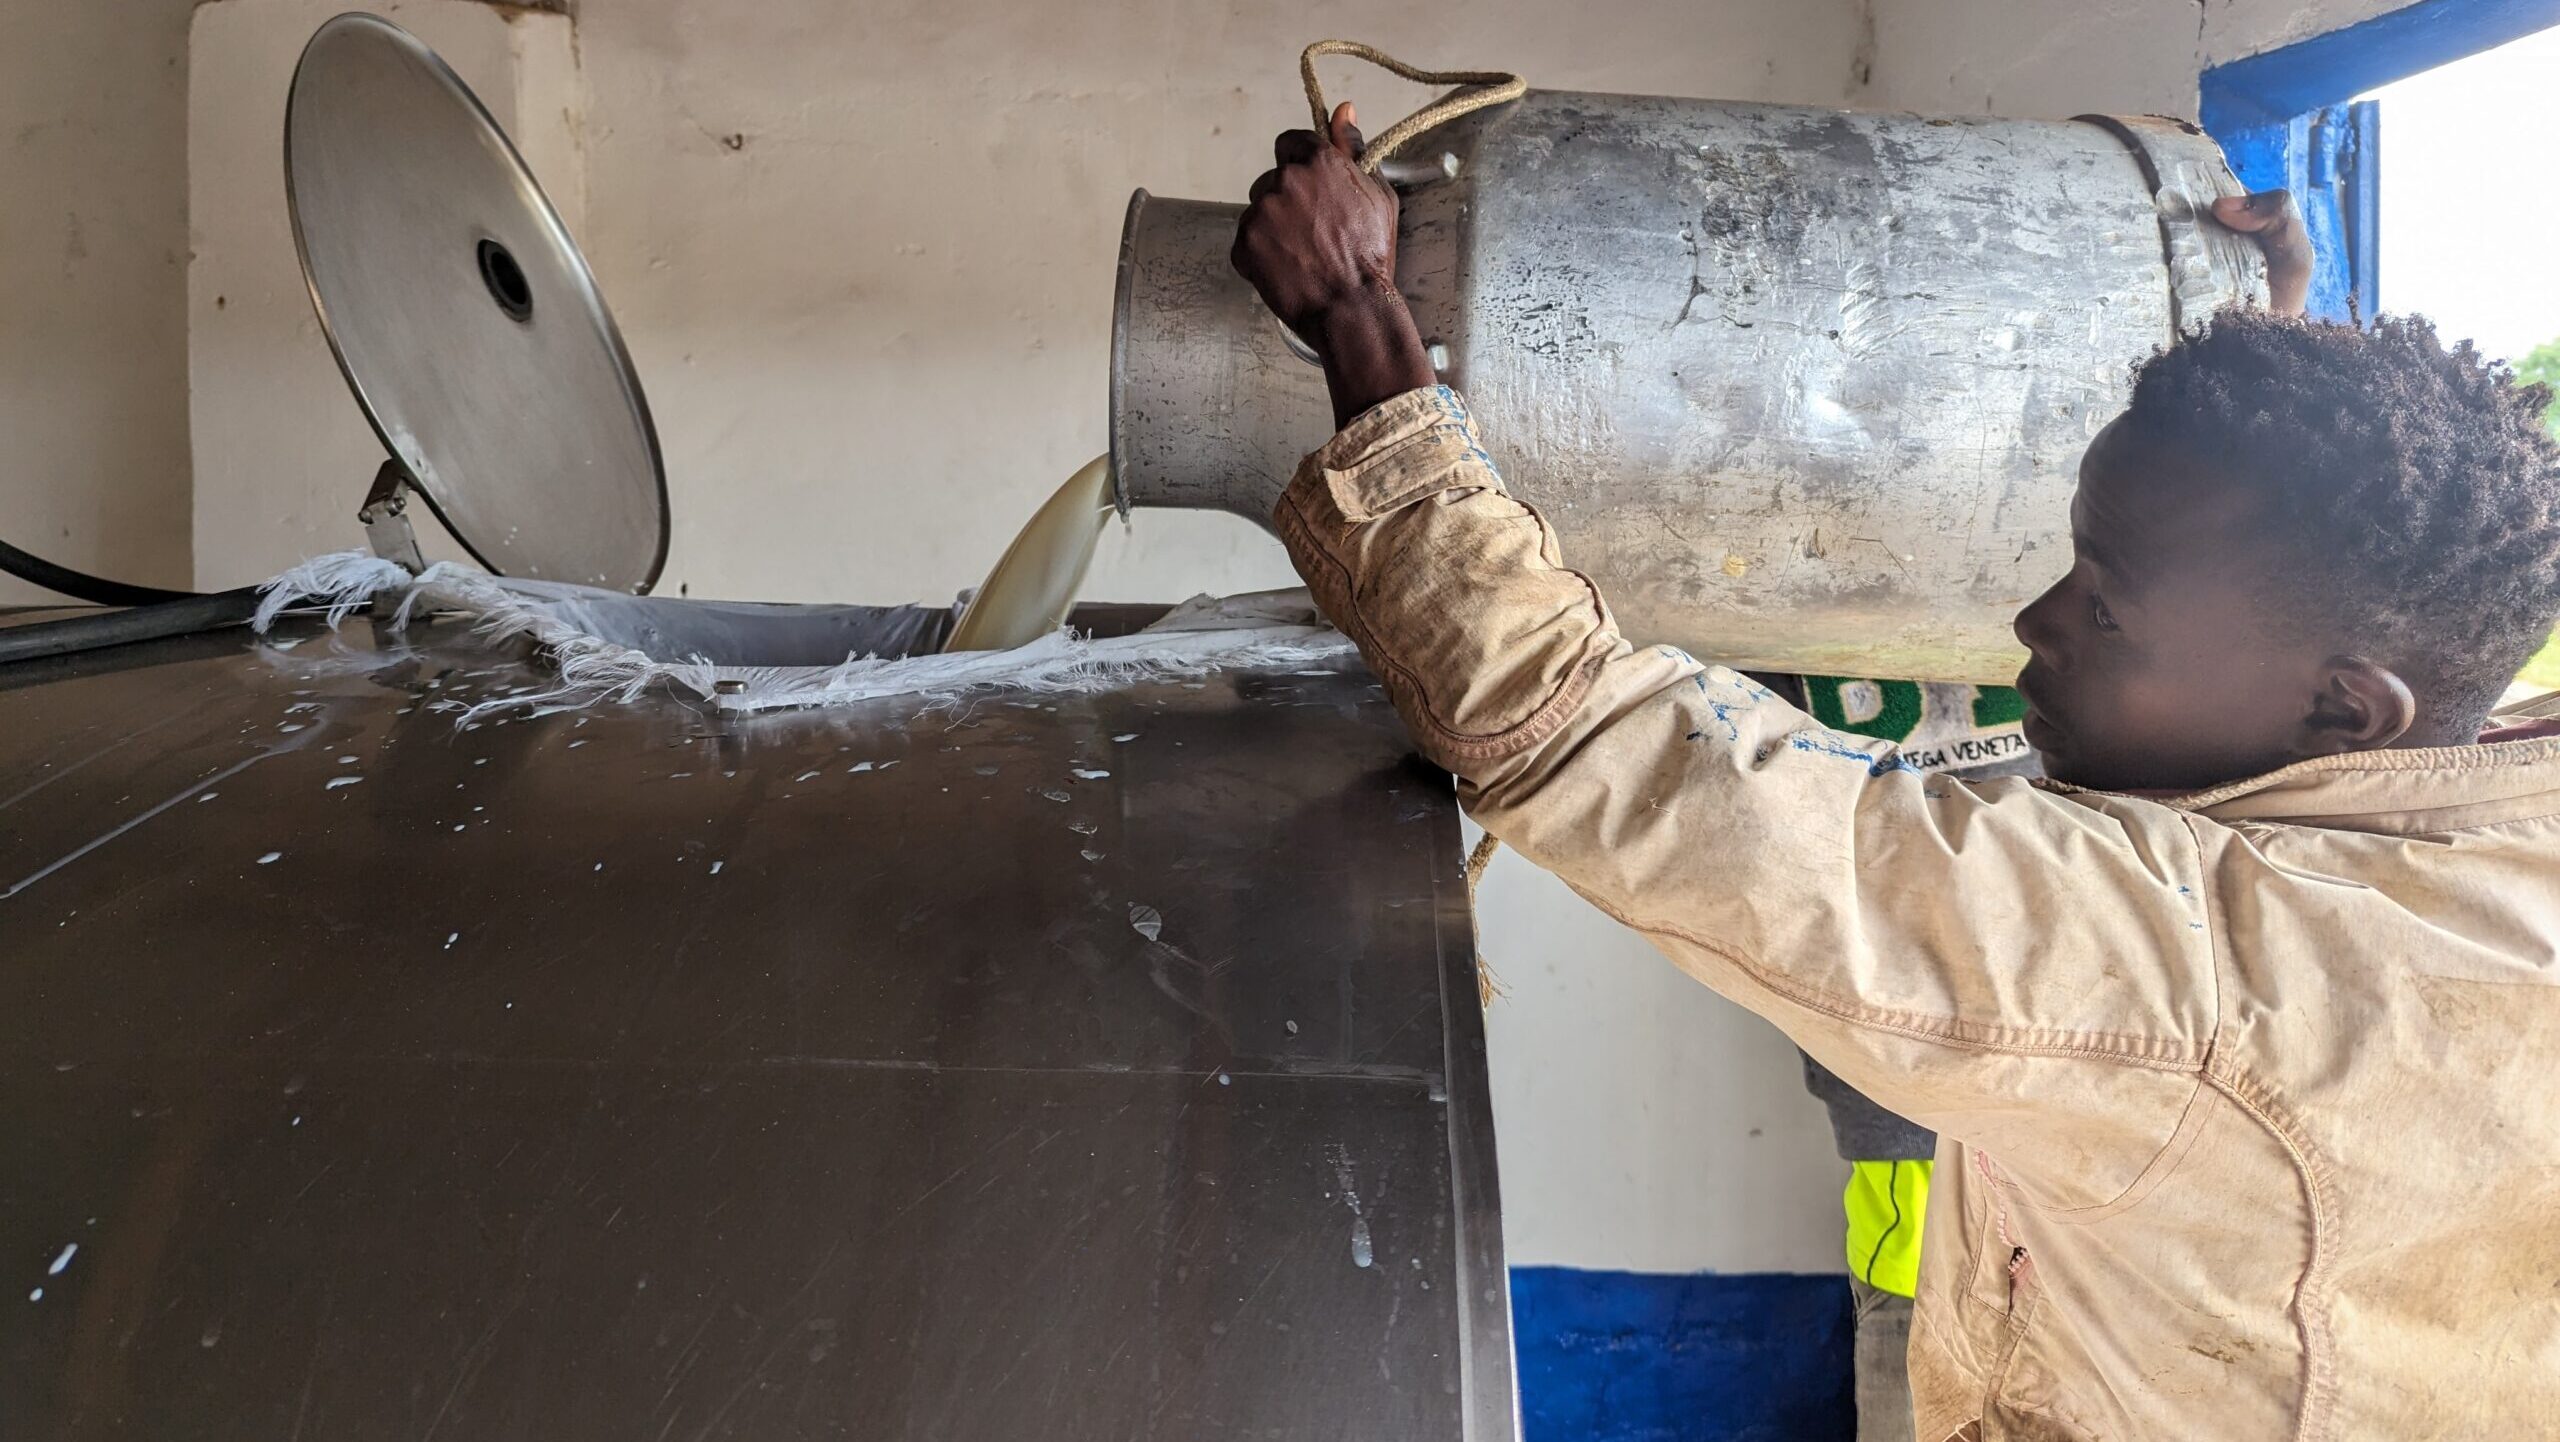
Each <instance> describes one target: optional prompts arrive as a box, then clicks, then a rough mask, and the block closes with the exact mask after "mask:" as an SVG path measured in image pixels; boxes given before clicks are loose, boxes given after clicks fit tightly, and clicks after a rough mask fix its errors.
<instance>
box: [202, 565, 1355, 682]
mask: <svg viewBox="0 0 2560 1442" xmlns="http://www.w3.org/2000/svg"><path fill="white" fill-rule="evenodd" d="M570 589H574V590H577V591H578V592H580V593H581V594H582V596H583V598H584V599H585V600H586V601H587V603H588V604H597V603H601V602H607V601H610V600H611V599H612V596H613V593H611V592H603V591H589V590H586V589H585V588H562V587H559V586H556V585H552V584H548V583H525V584H522V585H519V584H517V583H511V582H509V581H508V580H507V579H506V578H504V577H499V576H492V575H490V574H488V573H487V572H485V571H481V570H479V569H477V568H475V567H471V566H466V565H463V564H460V563H459V562H454V561H438V562H436V563H435V564H434V565H431V566H429V567H427V569H426V570H424V571H422V572H420V573H418V574H417V575H415V576H412V575H410V574H409V572H408V571H407V570H406V569H404V568H402V567H400V566H398V565H396V564H394V563H392V562H390V561H385V560H382V559H380V558H378V557H375V556H371V555H367V554H365V553H364V552H362V551H345V552H339V553H336V554H332V555H326V556H319V557H315V558H313V559H311V560H308V561H305V562H303V563H302V564H301V565H298V566H296V567H294V568H293V569H292V570H289V571H287V572H285V573H284V574H283V575H281V576H278V577H276V578H275V579H274V580H272V581H269V582H267V583H266V584H265V585H264V586H262V587H261V588H260V590H261V591H262V592H263V593H264V594H263V596H262V597H261V599H260V601H259V604H258V610H257V614H256V615H255V616H254V617H252V618H251V620H250V623H249V624H250V626H251V628H252V629H254V630H256V631H257V632H259V633H260V634H264V633H265V632H266V631H267V629H268V628H269V627H271V626H273V625H274V624H275V620H276V618H277V617H278V616H279V615H281V614H283V613H284V612H285V611H287V610H292V609H307V608H311V607H325V608H326V615H327V619H328V622H329V624H331V625H333V626H334V625H336V624H337V623H338V622H339V621H341V620H344V619H345V618H346V617H347V615H348V614H349V613H351V612H353V611H354V610H355V609H356V608H357V607H359V606H362V605H364V604H365V603H367V602H369V601H374V600H377V599H378V598H383V597H387V596H389V595H391V594H392V593H395V592H397V593H400V602H399V607H398V609H397V610H396V611H395V612H394V613H393V615H392V625H393V626H394V627H405V626H406V625H408V623H409V619H410V617H411V616H413V615H414V614H416V613H417V611H418V610H419V609H420V608H421V607H423V608H425V609H427V610H429V611H442V612H452V613H456V614H459V615H463V616H467V617H470V618H472V619H473V620H474V621H475V622H476V624H475V626H474V630H475V631H476V632H477V633H478V634H479V635H480V636H481V637H482V638H483V639H485V640H487V641H489V642H490V643H492V644H496V643H500V642H504V641H511V640H515V639H518V638H522V639H525V640H527V641H530V642H532V643H533V644H534V645H535V646H536V647H537V648H539V652H540V654H541V655H542V656H544V657H545V658H546V659H547V660H548V661H549V663H550V664H551V666H552V667H553V669H554V670H556V671H557V673H558V675H559V684H558V685H556V686H554V687H552V688H551V689H549V690H546V691H540V692H531V693H526V694H522V695H515V696H508V697H505V698H504V699H501V700H492V701H485V702H482V703H480V704H479V705H477V706H473V707H471V708H469V709H467V710H465V711H464V712H463V713H462V715H461V717H460V718H459V719H461V720H464V721H468V720H471V719H472V718H474V717H476V716H477V715H479V714H480V713H481V712H483V711H494V710H502V709H506V708H511V707H519V706H536V707H545V708H553V709H557V708H564V707H581V706H592V705H596V704H598V703H601V702H607V701H631V700H634V699H636V698H637V697H639V696H640V694H641V693H642V692H644V691H646V690H648V689H649V687H650V686H652V685H653V684H657V683H660V682H663V683H665V684H667V685H669V686H672V687H674V688H676V689H677V690H679V691H682V692H686V693H689V694H691V695H693V696H695V697H698V698H700V699H701V700H704V701H707V702H709V703H711V704H712V705H714V706H717V707H719V708H720V709H722V710H726V711H766V710H772V709H775V708H777V707H785V706H832V705H843V704H847V703H850V702H855V701H873V700H879V699H881V698H884V697H898V696H905V697H914V698H917V699H918V700H921V701H924V702H926V703H928V704H932V705H939V704H943V703H948V702H951V701H955V700H958V699H959V698H960V697H961V696H963V695H964V694H966V693H968V692H971V691H977V690H982V689H998V688H1000V689H1005V690H1013V691H1038V692H1049V693H1061V692H1096V691H1110V690H1117V689H1120V688H1122V687H1126V686H1129V685H1133V684H1135V683H1138V682H1141V681H1159V680H1177V679H1187V678H1192V677H1199V676H1205V675H1209V674H1211V673H1213V672H1218V671H1229V670H1266V669H1268V670H1277V669H1284V668H1289V667H1298V666H1309V665H1318V664H1323V663H1328V662H1332V661H1335V660H1338V659H1340V658H1341V657H1343V656H1345V655H1347V654H1349V653H1350V651H1351V649H1352V647H1351V642H1350V641H1349V639H1348V638H1346V637H1344V636H1343V635H1342V634H1341V633H1340V632H1338V631H1335V630H1333V629H1331V628H1330V627H1328V626H1326V625H1325V623H1324V621H1323V618H1322V617H1320V616H1319V615H1318V614H1317V613H1316V609H1315V603H1314V601H1313V600H1312V599H1311V598H1310V597H1309V596H1308V594H1307V593H1306V592H1305V591H1303V590H1298V591H1265V592H1261V593H1258V594H1254V595H1246V596H1228V597H1209V596H1200V597H1195V598H1193V599H1192V600H1189V601H1186V602H1184V603H1183V604H1182V605H1180V606H1177V607H1175V608H1174V609H1173V610H1172V611H1170V612H1168V613H1167V614H1166V615H1165V616H1164V618H1163V619H1162V620H1159V621H1157V622H1156V623H1155V624H1154V625H1152V626H1149V627H1147V628H1146V629H1145V630H1143V631H1139V632H1136V633H1134V634H1132V635H1127V636H1111V637H1102V638H1094V637H1087V636H1080V635H1078V634H1076V633H1075V631H1074V630H1073V628H1070V627H1062V628H1060V629H1059V630H1058V631H1057V632H1055V633H1053V634H1051V635H1047V636H1043V637H1041V638H1040V639H1039V640H1037V641H1034V642H1032V643H1031V644H1030V645H1027V646H1021V647H1017V648H1016V649H1014V650H1011V651H970V652H960V653H956V654H948V655H938V656H906V657H886V656H848V657H846V658H845V659H844V660H843V661H842V662H840V663H838V664H836V665H833V666H726V665H721V664H719V663H718V662H716V661H714V660H712V659H711V658H709V657H696V658H694V659H691V660H687V661H660V660H655V659H653V658H651V657H649V656H647V655H644V654H642V653H641V652H639V651H636V650H633V649H631V648H630V647H628V646H624V645H620V644H618V643H615V642H612V641H607V640H605V639H603V638H601V637H598V636H595V635H591V634H589V633H588V632H585V631H582V630H579V629H577V628H576V627H574V626H572V625H570V624H568V623H567V622H566V621H565V620H563V619H562V616H561V613H560V609H559V607H558V606H557V604H556V601H555V599H554V598H556V597H557V596H559V595H560V594H562V593H563V592H564V591H565V590H570Z"/></svg>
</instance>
